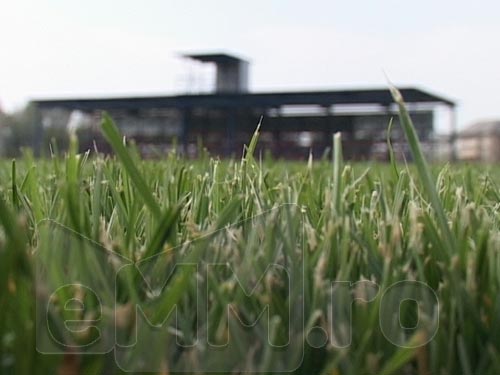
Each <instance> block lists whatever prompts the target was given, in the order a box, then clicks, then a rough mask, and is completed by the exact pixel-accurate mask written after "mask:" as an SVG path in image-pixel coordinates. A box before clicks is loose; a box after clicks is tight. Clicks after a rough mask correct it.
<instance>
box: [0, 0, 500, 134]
mask: <svg viewBox="0 0 500 375" xmlns="http://www.w3.org/2000/svg"><path fill="white" fill-rule="evenodd" d="M0 1H2V4H1V8H0V9H1V10H0V51H1V52H0V103H1V105H2V107H3V108H4V110H13V109H16V108H19V107H20V106H22V105H23V104H24V103H26V101H27V100H29V99H31V98H45V97H71V96H78V97H80V96H107V95H126V94H160V93H166V94H169V93H179V92H182V91H185V90H186V89H187V88H188V87H191V88H193V87H198V86H203V87H205V86H206V82H205V81H204V80H203V78H198V84H197V85H198V86H196V84H194V83H193V82H192V80H190V79H189V77H192V74H194V73H193V72H196V69H194V68H193V66H192V65H189V64H186V63H185V62H183V61H182V60H181V59H179V58H178V57H176V54H178V53H179V52H206V51H208V52H214V51H225V52H230V53H235V54H237V55H240V56H242V57H245V58H248V59H249V60H250V61H251V67H250V88H251V90H252V91H264V90H265V91H269V90H278V89H281V90H285V89H286V90H293V89H311V90H313V89H335V88H346V87H357V88H359V87H385V86H386V79H385V76H384V73H383V72H384V71H385V72H386V73H387V75H388V76H389V77H390V79H391V81H392V82H394V83H395V84H396V85H405V86H410V85H411V86H417V87H420V88H423V89H426V90H429V91H431V92H433V93H436V94H440V95H443V96H445V97H447V98H450V99H453V100H456V101H457V103H458V124H459V126H460V127H463V126H466V125H467V124H470V122H472V121H476V120H480V119H489V118H500V92H499V89H498V88H499V86H500V22H499V17H500V1H498V0H497V1H477V2H473V1H470V0H468V1H462V0H459V1H457V0H455V1H451V0H450V1H449V0H419V1H411V2H410V1H401V0H398V1H395V0H364V1H356V0H354V1H346V0H343V1H336V0H318V1H314V0H309V1H304V0H301V1H298V0H287V1H272V0H252V1H249V0H247V1H244V0H240V1H235V0H231V1H230V0H219V1H201V0H200V1H194V0H178V1H177V0H176V1H172V0H170V1H169V0H163V1H161V0H144V1H137V0H134V1H132V0H121V1H109V0H99V1H97V0H86V1H78V2H77V1H70V0H15V1H8V0H0ZM204 74H205V75H202V77H206V72H205V73H204ZM204 85H205V86H204ZM440 126H441V128H442V129H441V130H443V129H444V130H445V127H446V126H444V125H442V124H441V125H440ZM443 126H444V128H443Z"/></svg>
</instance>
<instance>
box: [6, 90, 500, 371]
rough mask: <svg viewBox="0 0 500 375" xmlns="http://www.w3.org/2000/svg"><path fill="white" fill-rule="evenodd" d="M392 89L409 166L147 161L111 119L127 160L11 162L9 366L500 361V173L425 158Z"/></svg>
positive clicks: (481, 366) (337, 367)
mask: <svg viewBox="0 0 500 375" xmlns="http://www.w3.org/2000/svg"><path fill="white" fill-rule="evenodd" d="M393 94H394V97H395V100H396V102H398V104H399V105H400V116H401V124H402V126H403V130H404V131H405V134H406V135H407V139H408V143H409V146H410V148H411V150H412V154H413V159H414V163H413V164H411V165H409V166H402V165H398V164H396V163H395V162H394V161H392V162H391V164H390V165H378V164H372V165H360V164H354V165H351V164H348V163H346V162H345V161H344V160H343V159H342V149H341V139H340V137H339V136H335V137H334V139H333V140H332V142H333V149H334V157H333V160H332V161H328V160H320V161H314V160H312V159H310V160H309V162H308V163H307V164H302V163H285V162H273V161H270V160H260V159H259V158H257V157H256V156H254V155H253V154H254V150H255V147H256V143H257V141H258V131H259V129H257V131H256V133H255V135H254V137H253V138H252V140H250V143H249V146H248V149H247V150H246V152H245V155H244V157H243V159H242V160H241V161H236V160H228V161H220V160H217V159H214V158H210V157H209V156H207V155H205V156H204V157H202V158H201V159H200V160H197V161H195V162H192V161H189V160H184V159H183V158H182V157H181V156H179V155H177V154H176V153H171V154H169V155H167V156H166V157H165V159H164V160H158V161H146V160H141V159H140V157H139V156H138V152H137V151H136V150H135V148H134V146H133V145H130V144H126V143H124V141H123V139H122V138H121V136H120V134H119V133H118V131H117V129H116V127H115V125H114V124H113V121H112V120H111V119H110V118H109V117H106V116H105V117H104V119H103V133H104V135H105V137H106V138H107V140H108V142H109V143H110V144H111V146H112V147H113V149H114V151H115V154H116V157H104V156H102V155H90V154H83V155H78V154H77V153H76V150H77V147H76V146H77V143H76V142H77V141H76V139H72V144H71V147H70V151H69V152H68V153H67V154H66V155H64V156H54V157H53V158H51V159H50V160H33V158H32V157H31V156H30V154H29V152H28V153H26V155H25V157H24V158H23V159H22V160H17V161H15V162H7V161H2V162H0V181H1V185H0V306H1V307H2V308H1V309H0V339H1V340H0V373H20V374H23V373H25V374H32V373H33V374H35V373H56V372H59V373H68V374H69V373H82V374H83V373H107V374H111V373H122V372H124V371H133V372H146V371H151V372H155V373H171V372H176V371H185V372H208V371H215V372H218V373H222V372H226V373H231V372H237V371H241V372H252V371H260V372H264V373H275V372H279V371H293V372H294V373H296V374H325V375H326V374H342V375H344V374H419V375H423V374H481V375H483V374H498V373H500V353H499V351H500V336H499V335H498V332H499V329H500V298H499V297H500V292H499V291H500V203H499V202H500V188H499V186H500V185H499V184H500V169H499V168H498V167H495V166H492V167H487V166H484V167H478V166H467V165H462V166H453V167H451V166H444V167H438V166H431V167H430V166H428V165H427V163H426V161H425V158H424V156H423V154H422V152H421V150H420V147H419V144H418V139H417V137H416V135H415V132H414V129H413V125H412V124H411V119H410V118H409V116H408V114H407V113H406V110H405V107H404V103H403V102H402V99H401V98H400V97H399V96H398V93H397V92H394V93H393ZM263 126H265V121H264V124H263ZM391 159H393V158H391ZM422 285H424V286H422ZM405 299H413V300H416V301H417V302H418V304H415V303H413V304H412V303H410V302H411V301H410V302H408V301H405ZM136 306H139V309H136ZM228 306H229V308H228ZM266 306H267V309H268V310H265V308H266ZM415 306H418V310H417V309H416V307H415ZM47 307H48V310H47ZM174 307H176V308H177V310H173V309H174ZM233 312H234V313H233ZM267 312H269V314H268V313H267ZM267 314H268V315H267ZM235 316H237V318H235ZM47 317H48V318H47ZM144 317H146V318H147V319H145V318H144ZM228 317H229V318H228ZM259 317H260V318H262V317H264V319H259ZM267 317H269V319H267ZM400 322H401V324H403V326H404V327H405V328H404V329H402V328H401V327H400V326H399V323H400ZM152 326H156V328H154V327H153V328H151V327H152ZM158 327H160V328H158ZM48 333H50V334H48ZM325 338H326V341H325V340H324V339H325ZM269 343H271V344H272V345H269ZM46 353H51V354H46Z"/></svg>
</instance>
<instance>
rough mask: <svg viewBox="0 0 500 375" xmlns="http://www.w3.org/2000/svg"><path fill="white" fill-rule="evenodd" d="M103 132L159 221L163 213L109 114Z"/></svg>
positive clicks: (102, 126) (104, 120) (103, 123)
mask: <svg viewBox="0 0 500 375" xmlns="http://www.w3.org/2000/svg"><path fill="white" fill-rule="evenodd" d="M101 128H102V132H103V134H104V137H105V138H106V140H107V141H108V142H109V143H110V145H111V147H112V148H113V150H114V151H115V152H116V155H117V156H118V158H119V159H120V161H121V162H122V164H123V167H124V168H125V170H126V171H127V173H128V175H129V176H130V178H131V179H132V182H133V184H134V186H135V187H136V189H137V191H138V192H139V194H140V196H141V197H142V199H143V200H144V203H145V204H146V206H147V207H148V208H149V209H150V211H151V212H152V213H153V214H154V216H155V217H156V218H157V219H159V218H160V217H161V211H160V208H159V206H158V202H156V200H155V198H154V197H153V194H152V193H151V190H150V188H149V187H148V185H147V183H146V181H145V180H144V177H143V176H142V175H141V173H140V172H139V169H138V168H137V166H136V165H135V163H134V161H133V160H132V157H131V156H130V154H129V152H128V151H127V148H126V147H125V146H124V144H123V141H122V137H121V135H120V132H119V131H118V128H117V127H116V125H115V124H114V122H113V120H112V119H111V117H110V116H109V115H108V114H106V113H105V114H104V115H103V118H102V123H101Z"/></svg>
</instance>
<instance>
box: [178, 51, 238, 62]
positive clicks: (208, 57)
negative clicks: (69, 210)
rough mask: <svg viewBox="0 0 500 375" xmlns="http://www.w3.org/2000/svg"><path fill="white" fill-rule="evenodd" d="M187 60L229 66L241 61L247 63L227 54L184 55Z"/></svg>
mask: <svg viewBox="0 0 500 375" xmlns="http://www.w3.org/2000/svg"><path fill="white" fill-rule="evenodd" d="M182 56H183V57H185V58H188V59H192V60H198V61H201V62H213V63H216V64H228V63H236V62H240V61H245V60H244V59H241V58H239V57H236V56H234V55H229V54H227V53H193V54H183V55H182Z"/></svg>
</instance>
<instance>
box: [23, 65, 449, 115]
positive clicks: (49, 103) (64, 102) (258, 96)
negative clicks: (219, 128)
mask: <svg viewBox="0 0 500 375" xmlns="http://www.w3.org/2000/svg"><path fill="white" fill-rule="evenodd" d="M213 56H216V55H213ZM217 56H219V55H217ZM220 56H224V55H220ZM400 91H401V94H402V95H403V98H404V100H405V102H406V103H432V104H445V105H448V106H451V107H454V106H455V103H454V102H453V101H451V100H449V99H446V98H443V97H441V96H437V95H434V94H431V93H429V92H426V91H423V90H420V89H417V88H401V89H400ZM32 102H33V103H35V104H37V105H38V106H39V108H41V109H44V108H55V107H58V108H66V109H78V110H83V111H86V110H87V111H89V110H96V109H100V110H116V109H149V108H178V109H190V108H233V109H238V108H261V107H264V108H273V107H279V106H282V105H310V104H312V105H321V106H331V105H335V104H342V105H344V104H353V105H356V104H379V105H382V106H389V105H391V104H393V103H394V101H393V99H392V96H391V94H390V92H389V89H387V88H386V89H365V90H363V89H353V90H335V91H302V92H272V93H227V94H222V93H218V94H200V95H173V96H129V97H111V98H69V99H38V100H33V101H32Z"/></svg>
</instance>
